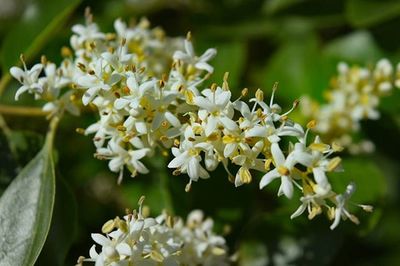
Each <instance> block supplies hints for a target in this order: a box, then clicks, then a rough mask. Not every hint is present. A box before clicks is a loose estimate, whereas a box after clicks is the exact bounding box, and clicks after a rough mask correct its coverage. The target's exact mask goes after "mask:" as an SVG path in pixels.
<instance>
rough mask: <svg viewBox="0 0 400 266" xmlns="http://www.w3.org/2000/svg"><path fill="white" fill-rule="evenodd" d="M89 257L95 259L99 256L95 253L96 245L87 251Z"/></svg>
mask: <svg viewBox="0 0 400 266" xmlns="http://www.w3.org/2000/svg"><path fill="white" fill-rule="evenodd" d="M89 256H90V258H92V259H97V257H98V256H99V254H98V253H97V251H96V245H93V246H92V247H91V248H90V250H89Z"/></svg>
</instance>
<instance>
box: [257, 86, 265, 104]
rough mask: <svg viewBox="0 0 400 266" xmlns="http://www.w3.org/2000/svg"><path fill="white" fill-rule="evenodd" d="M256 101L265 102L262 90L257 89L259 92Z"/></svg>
mask: <svg viewBox="0 0 400 266" xmlns="http://www.w3.org/2000/svg"><path fill="white" fill-rule="evenodd" d="M256 99H257V101H259V102H262V101H264V92H263V91H262V90H260V89H257V91H256Z"/></svg>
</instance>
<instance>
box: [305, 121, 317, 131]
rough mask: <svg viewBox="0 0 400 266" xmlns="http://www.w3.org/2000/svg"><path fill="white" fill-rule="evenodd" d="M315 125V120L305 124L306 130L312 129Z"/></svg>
mask: <svg viewBox="0 0 400 266" xmlns="http://www.w3.org/2000/svg"><path fill="white" fill-rule="evenodd" d="M316 125H317V122H316V121H315V120H311V121H310V122H308V123H307V128H309V129H313V128H314V127H315V126H316Z"/></svg>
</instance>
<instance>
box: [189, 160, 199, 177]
mask: <svg viewBox="0 0 400 266" xmlns="http://www.w3.org/2000/svg"><path fill="white" fill-rule="evenodd" d="M187 172H188V175H189V176H190V178H191V179H192V180H194V181H197V180H198V179H199V176H200V165H199V163H198V161H197V159H196V158H195V157H192V158H190V159H189V164H188V168H187Z"/></svg>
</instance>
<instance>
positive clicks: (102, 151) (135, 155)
mask: <svg viewBox="0 0 400 266" xmlns="http://www.w3.org/2000/svg"><path fill="white" fill-rule="evenodd" d="M123 144H124V143H123V142H122V141H121V140H119V139H116V138H113V139H111V140H110V141H109V142H108V144H107V148H99V149H97V153H96V155H97V156H98V157H100V158H106V159H110V162H109V163H108V167H109V168H110V170H111V171H112V172H117V173H118V172H119V177H118V183H121V181H122V176H123V170H124V166H125V165H126V166H127V167H128V168H130V171H131V172H132V176H135V175H136V173H137V172H138V173H142V174H147V173H148V172H149V170H148V169H147V168H146V166H145V165H144V164H143V163H142V162H140V160H141V159H142V158H143V157H145V156H146V155H147V153H148V152H149V151H150V150H149V149H148V148H142V149H138V150H134V149H129V150H127V149H125V148H123V147H122V146H121V145H123Z"/></svg>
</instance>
